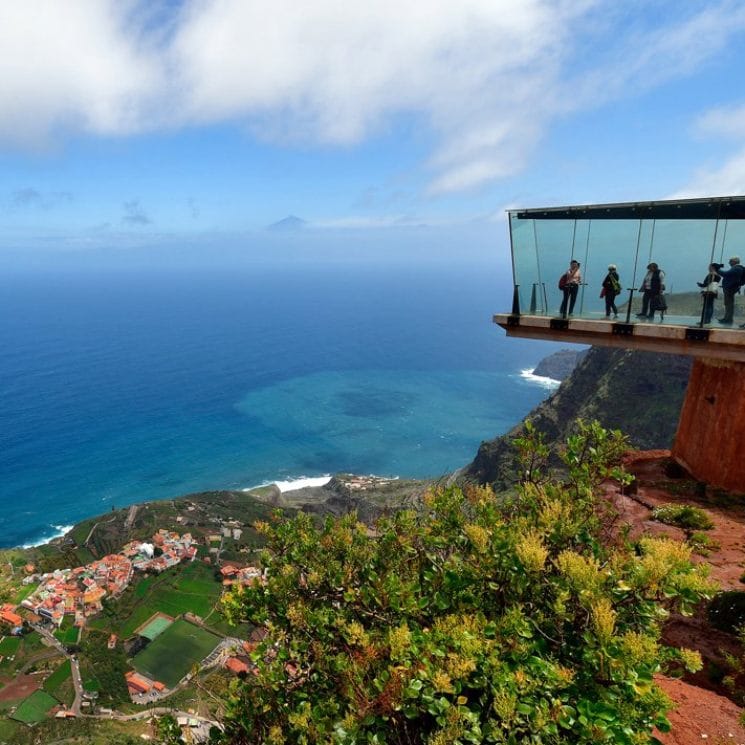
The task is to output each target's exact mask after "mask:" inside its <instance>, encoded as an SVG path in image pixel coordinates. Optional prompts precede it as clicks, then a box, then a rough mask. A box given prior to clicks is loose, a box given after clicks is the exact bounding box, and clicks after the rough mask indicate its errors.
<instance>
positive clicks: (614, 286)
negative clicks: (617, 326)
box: [603, 264, 621, 318]
mask: <svg viewBox="0 0 745 745" xmlns="http://www.w3.org/2000/svg"><path fill="white" fill-rule="evenodd" d="M620 292H621V280H620V279H619V277H618V268H617V267H616V265H615V264H608V274H606V275H605V279H604V280H603V297H604V298H605V317H606V318H610V314H611V311H612V312H613V318H618V308H616V298H617V297H618V295H619V294H620Z"/></svg>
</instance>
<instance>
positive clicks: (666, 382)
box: [460, 347, 691, 488]
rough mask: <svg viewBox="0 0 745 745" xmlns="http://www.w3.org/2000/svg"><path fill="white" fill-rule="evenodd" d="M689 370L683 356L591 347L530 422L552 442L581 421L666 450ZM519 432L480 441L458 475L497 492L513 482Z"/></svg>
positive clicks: (643, 446) (645, 446)
mask: <svg viewBox="0 0 745 745" xmlns="http://www.w3.org/2000/svg"><path fill="white" fill-rule="evenodd" d="M690 371H691V360H690V359H689V358H687V357H678V356H674V355H666V354H653V353H650V352H633V351H629V350H621V349H608V348H605V347H592V348H591V349H590V350H589V351H588V353H587V354H586V355H585V356H584V357H583V359H582V360H581V361H580V362H579V364H578V365H577V367H576V368H575V370H574V372H573V373H572V374H571V375H570V376H569V378H567V379H566V380H565V381H564V382H563V383H562V384H561V386H559V388H558V389H557V390H556V392H555V393H554V394H553V395H552V396H551V397H550V398H549V399H548V400H546V401H545V402H544V403H542V404H540V405H539V406H538V407H536V408H535V409H534V410H533V411H532V412H531V413H530V414H529V415H528V418H529V419H531V420H532V421H533V422H534V423H535V425H536V427H537V429H538V430H540V431H541V432H544V433H545V435H546V438H547V439H548V440H549V441H550V442H561V441H563V440H564V439H565V438H566V436H567V435H568V434H570V433H571V431H572V428H573V426H574V423H575V421H576V420H577V419H578V418H579V419H597V420H598V421H600V423H601V424H602V425H603V426H604V427H608V428H612V429H620V430H622V431H623V432H625V433H626V434H627V435H628V436H629V438H630V440H631V443H632V445H634V446H635V447H637V448H639V449H644V450H647V449H649V450H651V449H657V448H669V447H670V446H671V445H672V441H673V438H674V436H675V430H676V428H677V425H678V418H679V416H680V409H681V406H682V403H683V397H684V395H685V390H686V386H687V384H688V378H689V375H690ZM522 428H523V425H522V423H520V424H518V425H517V426H516V427H515V428H514V429H512V430H511V431H510V432H508V433H507V434H506V435H504V436H502V437H498V438H496V439H494V440H490V441H488V442H483V443H482V444H481V447H480V448H479V451H478V453H477V455H476V458H475V459H474V460H473V462H472V463H471V464H470V465H469V466H467V467H466V468H465V469H463V471H462V472H461V474H460V475H461V476H463V477H465V478H467V479H470V480H474V481H478V482H479V483H490V484H495V485H496V486H497V487H498V488H504V487H505V486H506V485H507V484H509V483H511V482H514V475H515V462H514V448H513V447H512V444H511V442H512V440H513V439H514V438H515V437H516V436H518V435H519V434H520V433H521V431H522Z"/></svg>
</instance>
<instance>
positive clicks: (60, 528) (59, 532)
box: [21, 525, 73, 548]
mask: <svg viewBox="0 0 745 745" xmlns="http://www.w3.org/2000/svg"><path fill="white" fill-rule="evenodd" d="M49 527H50V528H53V529H54V531H55V532H54V533H52V535H44V536H42V537H41V538H38V539H34V541H33V542H31V543H24V544H23V545H22V546H21V548H35V547H36V546H43V545H44V544H45V543H49V541H52V540H54V539H55V538H61V537H62V536H63V535H65V533H67V532H68V531H69V530H72V528H73V526H72V525H50V526H49Z"/></svg>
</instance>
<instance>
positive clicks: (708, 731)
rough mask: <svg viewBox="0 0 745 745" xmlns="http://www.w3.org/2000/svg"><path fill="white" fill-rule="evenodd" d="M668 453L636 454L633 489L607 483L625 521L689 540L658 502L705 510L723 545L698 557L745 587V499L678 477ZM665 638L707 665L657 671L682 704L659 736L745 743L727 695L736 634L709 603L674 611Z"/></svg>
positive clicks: (639, 529) (681, 741)
mask: <svg viewBox="0 0 745 745" xmlns="http://www.w3.org/2000/svg"><path fill="white" fill-rule="evenodd" d="M669 457H670V453H669V452H668V451H664V450H663V451H649V452H643V453H633V454H630V455H629V457H628V458H627V459H626V463H625V466H626V470H627V471H629V472H630V473H632V474H633V475H634V476H635V477H636V483H635V484H634V485H633V486H632V488H631V490H630V491H631V492H632V493H630V494H628V495H623V494H621V492H620V490H619V489H618V487H617V485H614V484H608V486H607V490H606V493H607V495H608V497H609V498H610V499H612V500H613V502H614V504H615V505H616V507H617V509H618V511H619V513H620V521H621V522H622V523H627V524H628V525H630V526H631V533H630V535H631V537H632V538H635V537H638V536H640V535H644V534H646V535H667V536H670V537H671V538H675V539H677V540H681V541H683V540H685V533H684V532H683V531H682V530H680V529H678V528H675V527H671V526H669V525H664V524H662V523H659V522H656V521H654V520H651V519H650V518H651V511H652V509H653V508H654V507H656V506H658V505H660V504H663V503H671V502H673V503H684V504H691V505H695V506H697V507H700V508H702V509H704V510H706V511H707V512H708V513H709V515H710V517H711V519H712V521H713V522H714V528H713V529H712V530H709V531H706V533H707V535H708V536H709V538H711V539H712V540H713V541H716V543H717V544H719V546H718V548H714V549H712V550H711V552H710V554H709V555H708V556H706V557H703V556H696V557H695V559H694V560H695V561H699V562H707V563H708V564H709V565H710V566H711V577H712V578H713V579H715V580H716V581H717V582H718V583H719V584H720V586H721V588H722V589H723V590H730V589H732V590H745V584H743V583H742V582H741V581H740V577H741V576H742V575H743V571H744V569H745V506H744V505H745V502H743V503H738V501H737V500H727V499H722V495H711V494H709V493H707V492H706V491H703V490H701V489H699V488H697V485H696V484H695V483H694V482H691V481H689V480H686V478H685V476H684V474H676V477H671V476H670V475H669V474H670V470H669V467H668V464H669ZM723 502H729V503H728V504H723ZM663 638H664V641H665V643H667V644H670V645H672V646H681V647H688V648H689V649H697V650H698V651H700V652H701V655H702V657H703V658H704V661H705V663H706V667H705V668H704V670H703V671H701V672H700V673H698V674H697V675H689V676H686V677H685V678H684V679H683V680H677V679H673V678H667V677H664V676H659V677H658V683H659V684H660V686H661V687H662V688H663V689H664V690H665V692H666V693H667V694H668V696H670V698H671V699H672V700H673V701H674V702H675V704H676V710H675V711H673V712H671V714H670V716H669V718H670V721H671V723H672V726H673V727H672V731H671V732H669V733H667V734H662V733H655V734H656V736H657V737H658V738H659V739H660V741H661V742H663V743H665V745H693V743H703V742H706V743H712V744H715V745H722V743H738V745H745V728H744V727H743V726H742V725H741V724H740V716H741V714H742V712H743V709H742V708H741V707H739V706H738V705H737V704H736V703H734V702H733V701H731V700H730V699H729V698H727V697H726V695H723V694H726V693H728V692H727V690H726V688H725V687H724V686H723V685H722V683H721V669H722V665H723V664H724V656H723V652H724V651H728V652H730V653H740V654H742V649H741V647H740V645H739V643H738V642H737V639H736V638H735V637H734V636H733V635H732V634H726V633H724V632H721V631H719V630H717V629H714V628H712V627H711V626H710V625H709V623H708V621H707V620H706V614H705V609H703V608H702V609H701V610H700V611H699V612H698V613H696V614H695V615H694V616H692V617H683V616H678V615H676V616H673V617H672V618H671V619H670V621H669V622H668V624H667V625H666V628H665V631H664V635H663ZM716 670H719V671H720V674H719V675H718V676H717V675H715V674H714V671H716Z"/></svg>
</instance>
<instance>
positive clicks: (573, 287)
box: [559, 259, 582, 318]
mask: <svg viewBox="0 0 745 745" xmlns="http://www.w3.org/2000/svg"><path fill="white" fill-rule="evenodd" d="M581 284H582V273H581V272H580V270H579V261H575V260H574V259H572V260H571V261H570V262H569V269H567V271H565V272H564V274H562V275H561V278H560V279H559V289H560V290H561V291H562V293H563V294H564V299H563V300H562V301H561V307H560V308H559V313H561V315H562V317H563V318H566V316H567V308H568V309H569V315H570V316H571V315H572V313H574V302H575V300H576V299H577V290H579V286H580V285H581Z"/></svg>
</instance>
